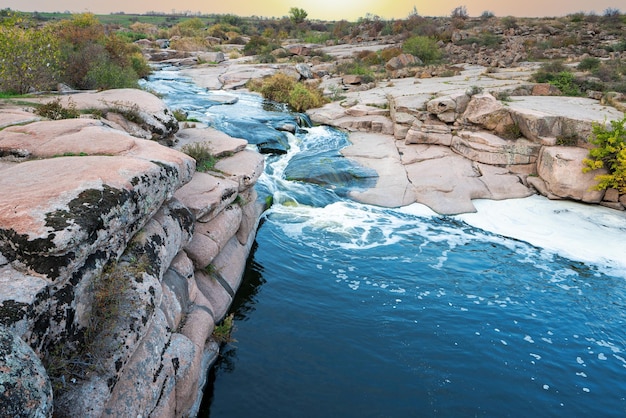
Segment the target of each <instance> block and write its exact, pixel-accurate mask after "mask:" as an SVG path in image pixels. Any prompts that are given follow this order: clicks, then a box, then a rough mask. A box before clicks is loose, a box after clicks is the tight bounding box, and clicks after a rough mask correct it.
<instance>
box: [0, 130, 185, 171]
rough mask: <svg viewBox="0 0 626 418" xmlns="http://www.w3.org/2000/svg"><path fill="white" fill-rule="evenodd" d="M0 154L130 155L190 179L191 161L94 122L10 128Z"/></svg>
mask: <svg viewBox="0 0 626 418" xmlns="http://www.w3.org/2000/svg"><path fill="white" fill-rule="evenodd" d="M0 152H2V153H4V154H9V155H11V154H12V155H15V156H17V157H36V158H51V157H61V156H93V155H102V156H132V157H135V158H138V159H142V160H146V161H151V162H158V163H161V164H164V165H167V166H170V167H171V168H173V169H174V170H176V172H177V175H178V177H179V179H180V181H181V183H186V182H188V181H189V180H191V176H192V173H193V171H194V170H195V161H194V160H193V159H192V158H191V157H189V156H187V155H185V154H183V153H181V152H179V151H176V150H174V149H171V148H168V147H165V146H162V145H160V144H158V143H156V142H154V141H151V140H144V139H140V138H135V137H133V136H131V135H129V134H127V133H126V132H123V131H119V130H117V129H113V128H111V127H110V126H109V125H108V124H107V123H106V122H104V121H101V120H96V119H63V120H57V121H41V122H35V123H31V124H28V125H24V126H11V127H8V128H6V129H3V130H2V131H0Z"/></svg>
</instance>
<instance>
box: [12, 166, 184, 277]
mask: <svg viewBox="0 0 626 418" xmlns="http://www.w3.org/2000/svg"><path fill="white" fill-rule="evenodd" d="M175 173H176V172H175V171H174V170H172V169H169V168H168V167H167V166H163V165H161V164H155V163H152V162H150V161H147V160H141V159H137V158H132V157H126V156H118V157H111V156H86V157H59V158H51V159H46V160H34V161H28V162H24V163H21V164H17V165H14V166H13V167H10V168H8V169H6V170H3V175H2V176H0V195H2V200H0V226H1V228H0V250H1V251H2V253H3V254H4V256H5V257H6V258H7V259H8V260H9V261H14V260H17V261H19V262H20V263H23V265H25V266H27V267H28V268H31V269H33V271H36V272H38V273H40V274H42V275H44V276H47V277H48V278H50V279H52V280H54V279H56V278H57V277H64V278H68V279H69V278H70V277H71V273H72V272H73V271H74V269H76V268H79V267H80V266H82V265H83V264H84V262H85V260H86V258H87V257H88V256H89V255H90V254H92V253H93V252H94V251H96V250H97V251H101V252H102V253H107V252H111V253H117V252H118V251H120V249H121V248H123V247H124V246H125V245H126V244H127V242H128V241H129V240H130V238H131V237H132V235H133V234H134V232H136V230H137V229H139V228H140V227H141V226H142V225H143V224H144V223H145V222H146V221H147V220H148V219H149V218H150V217H152V216H153V215H154V214H155V213H156V211H157V210H158V208H159V207H160V206H161V205H162V204H163V202H164V201H165V200H167V199H169V198H171V197H172V195H173V194H174V190H176V189H177V188H179V187H180V186H181V184H182V181H181V179H180V177H179V176H177V175H176V174H175ZM129 225H132V227H129Z"/></svg>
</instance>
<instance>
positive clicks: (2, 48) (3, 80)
mask: <svg viewBox="0 0 626 418" xmlns="http://www.w3.org/2000/svg"><path fill="white" fill-rule="evenodd" d="M28 23H29V22H27V21H24V20H22V19H21V18H18V19H5V20H3V22H2V25H0V90H2V91H5V92H12V93H18V94H24V93H28V92H29V91H30V90H43V89H47V88H49V87H50V86H51V85H53V84H54V81H55V79H56V76H57V68H58V62H59V42H58V40H57V38H56V36H54V34H53V32H52V30H51V29H50V28H49V27H45V28H41V29H40V28H30V27H28Z"/></svg>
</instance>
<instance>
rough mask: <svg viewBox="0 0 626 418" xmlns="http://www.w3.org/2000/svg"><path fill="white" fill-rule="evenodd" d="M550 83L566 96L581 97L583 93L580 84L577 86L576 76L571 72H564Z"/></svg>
mask: <svg viewBox="0 0 626 418" xmlns="http://www.w3.org/2000/svg"><path fill="white" fill-rule="evenodd" d="M548 83H550V84H552V85H553V86H554V87H556V88H558V89H559V90H560V91H561V93H563V94H564V95H566V96H580V95H581V91H580V87H579V86H578V84H576V79H575V78H574V74H572V73H570V72H569V71H563V72H561V73H558V74H556V75H555V76H554V78H553V79H552V80H550V81H548Z"/></svg>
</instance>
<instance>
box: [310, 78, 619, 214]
mask: <svg viewBox="0 0 626 418" xmlns="http://www.w3.org/2000/svg"><path fill="white" fill-rule="evenodd" d="M531 68H532V67H531V66H529V67H522V68H516V69H507V70H501V71H500V72H498V73H495V76H494V73H488V72H486V71H485V69H484V68H482V67H477V66H465V67H464V70H463V71H462V72H461V73H460V74H459V75H456V76H451V77H438V78H426V79H419V78H404V79H393V80H389V81H388V82H384V83H379V84H378V85H377V87H375V88H373V89H369V90H365V91H352V92H350V91H349V92H346V93H345V96H346V98H345V99H344V100H343V101H342V102H332V103H329V104H327V105H326V106H324V107H322V108H319V109H314V110H310V111H309V112H308V113H309V115H310V117H311V119H312V120H313V121H314V122H316V123H320V124H326V125H331V126H336V127H338V128H341V129H344V130H347V131H348V132H349V133H350V140H351V142H352V143H353V145H352V146H351V147H348V148H347V149H344V150H343V151H342V152H343V154H344V155H345V156H346V157H349V158H352V159H355V160H357V161H358V162H359V163H360V164H362V165H365V166H367V167H369V168H371V169H374V170H376V171H377V172H378V175H379V179H378V182H377V184H376V185H375V186H374V187H373V188H372V189H369V190H366V191H359V192H354V193H352V194H351V196H352V197H353V198H354V199H356V200H359V201H361V202H364V203H369V204H374V205H379V206H389V207H395V206H403V205H407V204H410V203H414V202H418V203H423V204H425V205H427V206H429V207H430V208H432V209H433V210H434V211H436V212H438V213H441V214H458V213H464V212H474V211H475V210H476V209H475V207H474V205H473V204H472V200H473V199H494V200H502V199H510V198H521V197H526V196H530V195H531V194H534V193H540V194H542V195H544V196H547V197H549V198H550V199H572V200H578V201H582V202H586V203H598V204H602V205H605V206H608V207H611V208H614V209H619V210H623V209H624V206H625V205H626V196H624V195H620V194H619V193H618V192H617V190H608V191H606V192H605V191H596V190H593V186H594V185H595V184H596V180H595V177H596V176H597V175H598V174H602V173H604V172H603V171H602V170H596V171H594V172H589V173H583V172H582V168H583V159H584V158H585V157H587V154H588V150H589V148H590V147H591V144H590V143H589V142H588V138H589V136H590V134H591V130H592V125H593V124H594V123H599V124H606V123H608V121H611V120H619V119H621V118H622V117H623V114H622V113H621V112H619V111H618V110H617V109H615V108H613V107H609V106H605V105H602V104H601V103H600V102H599V101H598V100H594V99H590V98H572V97H562V96H541V95H533V94H541V92H542V89H538V88H537V86H536V85H533V84H532V83H530V82H528V81H527V80H528V78H529V77H530V69H531ZM328 82H330V81H328ZM496 97H504V98H505V100H504V101H502V100H498V99H497V98H496Z"/></svg>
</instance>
